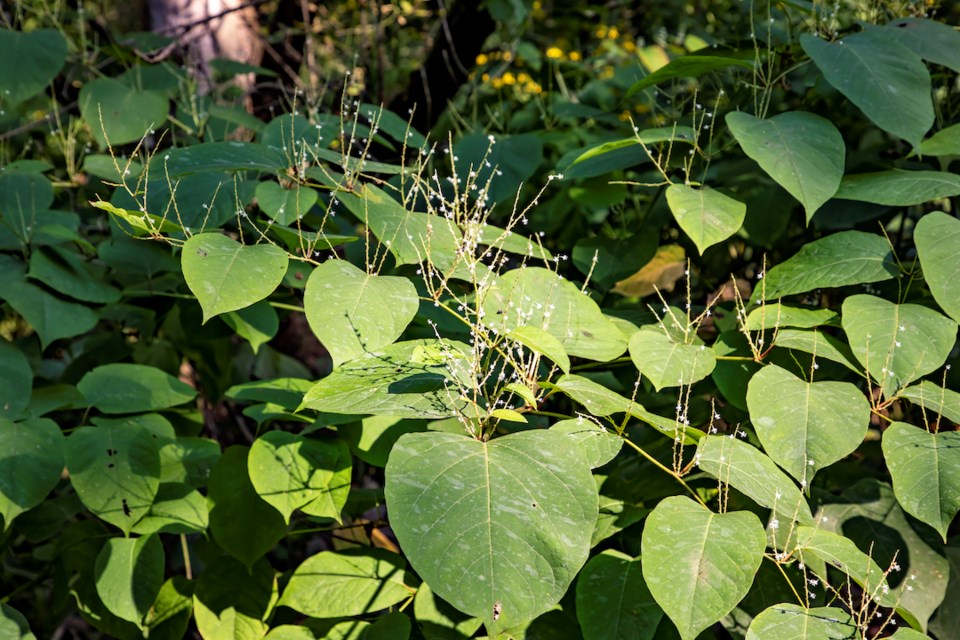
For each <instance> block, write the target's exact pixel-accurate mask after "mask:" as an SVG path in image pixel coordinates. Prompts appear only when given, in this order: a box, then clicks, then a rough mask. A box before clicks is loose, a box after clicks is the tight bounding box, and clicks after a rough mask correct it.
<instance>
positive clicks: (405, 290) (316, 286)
mask: <svg viewBox="0 0 960 640" xmlns="http://www.w3.org/2000/svg"><path fill="white" fill-rule="evenodd" d="M303 306H304V308H305V309H306V313H307V321H308V322H309V323H310V328H311V329H312V330H313V332H314V333H315V334H316V335H317V337H318V338H320V342H322V343H323V346H325V347H326V348H327V351H329V352H330V356H331V357H332V358H333V363H334V365H339V364H342V363H344V362H346V361H348V360H352V359H354V358H359V357H360V356H363V355H365V354H368V353H371V352H373V351H377V350H379V349H382V348H383V347H386V346H388V345H390V344H393V342H394V341H395V340H396V339H397V338H399V337H400V335H401V334H402V333H403V330H404V329H406V327H407V325H408V324H410V321H411V320H413V317H414V316H415V315H416V314H417V309H418V308H419V307H420V302H419V299H418V296H417V290H416V288H415V287H414V286H413V283H412V282H411V281H410V280H408V279H407V278H403V277H400V276H376V275H370V274H368V273H366V272H365V271H361V270H360V269H358V268H357V267H355V266H353V265H352V264H350V263H349V262H347V261H346V260H328V261H326V262H324V263H323V264H322V265H320V266H319V267H317V268H316V269H314V270H313V273H311V274H310V278H309V279H308V280H307V288H306V291H305V292H304V296H303Z"/></svg>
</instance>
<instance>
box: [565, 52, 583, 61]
mask: <svg viewBox="0 0 960 640" xmlns="http://www.w3.org/2000/svg"><path fill="white" fill-rule="evenodd" d="M567 57H568V58H570V60H571V61H572V62H579V61H580V58H581V57H582V56H581V55H580V52H579V51H571V52H570V53H569V54H567Z"/></svg>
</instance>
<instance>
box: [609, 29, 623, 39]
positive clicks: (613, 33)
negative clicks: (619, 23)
mask: <svg viewBox="0 0 960 640" xmlns="http://www.w3.org/2000/svg"><path fill="white" fill-rule="evenodd" d="M607 37H608V38H610V39H611V40H616V39H617V38H619V37H620V31H619V30H618V29H617V28H616V27H610V29H609V30H608V31H607Z"/></svg>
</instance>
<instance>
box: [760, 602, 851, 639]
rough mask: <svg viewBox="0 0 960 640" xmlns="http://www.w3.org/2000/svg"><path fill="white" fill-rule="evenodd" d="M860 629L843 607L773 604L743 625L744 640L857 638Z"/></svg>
mask: <svg viewBox="0 0 960 640" xmlns="http://www.w3.org/2000/svg"><path fill="white" fill-rule="evenodd" d="M860 637H861V636H860V629H859V628H858V627H857V624H856V622H854V620H853V618H851V617H850V614H849V613H847V612H846V611H844V610H843V609H836V608H833V607H818V608H813V609H805V608H804V607H801V606H799V605H795V604H777V605H774V606H772V607H768V608H767V609H764V610H763V611H762V612H760V615H758V616H757V617H756V618H754V619H753V621H752V622H751V623H750V628H749V629H747V637H746V640H774V639H776V640H859V638H860Z"/></svg>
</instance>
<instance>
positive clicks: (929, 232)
mask: <svg viewBox="0 0 960 640" xmlns="http://www.w3.org/2000/svg"><path fill="white" fill-rule="evenodd" d="M913 241H914V242H915V243H916V245H917V256H918V257H919V258H920V266H921V267H923V279H924V280H926V282H927V286H928V287H930V293H932V294H933V299H934V300H936V301H937V304H939V305H940V308H941V309H943V310H944V311H946V312H947V314H948V315H949V316H950V317H951V318H953V319H954V320H956V321H958V322H960V264H958V261H957V254H958V253H960V220H957V219H956V218H955V217H953V216H951V215H948V214H946V213H943V212H941V211H933V212H930V213H928V214H927V215H925V216H923V217H922V218H920V222H918V223H917V226H916V228H915V229H914V230H913Z"/></svg>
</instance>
